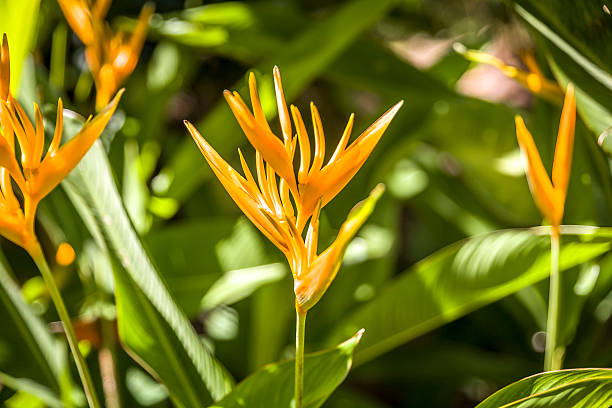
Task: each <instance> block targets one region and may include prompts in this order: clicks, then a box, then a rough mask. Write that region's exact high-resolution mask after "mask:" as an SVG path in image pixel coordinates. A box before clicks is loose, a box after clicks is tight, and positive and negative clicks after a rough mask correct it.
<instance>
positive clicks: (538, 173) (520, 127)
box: [515, 84, 576, 234]
mask: <svg viewBox="0 0 612 408" xmlns="http://www.w3.org/2000/svg"><path fill="white" fill-rule="evenodd" d="M515 123H516V137H517V139H518V143H519V146H520V148H521V151H522V152H523V154H524V157H525V159H526V167H527V180H528V182H529V188H530V189H531V194H532V196H533V198H534V201H535V203H536V205H537V206H538V209H539V210H540V212H541V213H542V215H543V216H544V218H546V219H547V220H548V221H549V222H550V223H551V225H552V227H553V233H555V234H558V233H559V228H560V226H561V221H562V219H563V212H564V209H565V198H566V196H567V187H568V184H569V177H570V170H571V165H572V151H573V149H574V128H575V124H576V100H575V97H574V86H573V85H572V84H569V85H568V86H567V91H566V93H565V101H564V103H563V111H562V112H561V120H560V123H559V132H558V135H557V144H556V147H555V157H554V162H553V170H552V180H551V179H550V178H549V177H548V174H547V173H546V169H545V168H544V165H543V164H542V159H541V158H540V154H539V153H538V149H537V147H536V145H535V143H534V141H533V137H532V136H531V133H529V130H527V127H526V126H525V122H524V121H523V118H521V117H520V116H519V115H517V116H516V117H515Z"/></svg>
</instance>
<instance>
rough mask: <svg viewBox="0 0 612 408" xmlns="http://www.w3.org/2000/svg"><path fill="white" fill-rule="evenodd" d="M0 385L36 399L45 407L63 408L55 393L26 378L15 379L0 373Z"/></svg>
mask: <svg viewBox="0 0 612 408" xmlns="http://www.w3.org/2000/svg"><path fill="white" fill-rule="evenodd" d="M0 383H1V384H3V385H6V386H7V387H9V388H12V389H14V390H19V391H20V392H23V393H26V394H28V395H31V396H34V397H36V399H38V400H40V401H41V402H44V404H45V406H49V407H51V408H63V407H64V404H63V403H62V401H60V400H59V398H58V397H57V395H56V393H55V392H53V391H52V390H51V389H49V388H47V387H45V386H44V385H40V384H39V383H37V382H36V381H33V380H30V379H28V378H15V377H12V376H10V375H8V374H6V373H3V372H0Z"/></svg>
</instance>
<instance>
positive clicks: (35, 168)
mask: <svg viewBox="0 0 612 408" xmlns="http://www.w3.org/2000/svg"><path fill="white" fill-rule="evenodd" d="M9 85H10V70H9V47H8V40H7V37H6V35H4V36H3V41H2V52H1V64H0V131H1V135H0V193H1V194H0V234H1V235H3V236H4V237H6V238H8V239H9V240H11V241H13V242H14V243H16V244H17V245H20V246H22V247H23V248H25V249H26V250H30V249H31V248H32V247H33V245H35V243H36V242H37V241H36V236H35V234H34V218H35V215H36V208H37V206H38V203H39V202H40V200H42V199H43V198H44V197H45V196H46V195H47V194H49V193H50V192H51V190H53V189H54V188H55V187H56V186H57V185H58V184H59V183H60V182H61V181H62V179H64V177H66V176H67V175H68V173H70V171H71V170H72V169H73V168H74V167H75V166H76V165H77V164H78V162H79V161H80V160H81V159H82V158H83V156H84V155H85V153H87V151H88V150H89V148H90V147H91V146H92V145H93V143H94V142H95V141H96V140H97V138H98V137H99V136H100V134H102V131H103V130H104V128H105V127H106V124H107V123H108V121H109V120H110V118H111V116H112V115H113V113H114V112H115V109H116V108H117V104H118V102H119V99H120V98H121V95H122V93H123V90H120V91H119V92H118V93H117V94H116V95H115V97H114V98H113V100H112V101H111V102H110V103H109V104H108V106H106V108H104V109H103V110H102V111H101V112H100V113H99V114H98V115H96V116H95V117H94V118H91V117H90V118H89V119H88V120H87V122H86V123H85V124H84V125H83V127H82V128H81V130H80V131H79V132H78V133H77V134H76V135H75V136H74V137H72V139H70V140H69V141H68V142H66V143H64V144H63V145H61V140H62V133H63V104H62V100H61V99H59V100H58V104H57V105H58V106H57V120H56V123H55V132H54V134H53V138H52V140H51V142H50V144H49V147H48V149H47V151H46V153H45V152H43V150H44V146H45V131H44V125H43V117H42V113H41V111H40V108H39V107H38V105H37V104H36V103H34V112H35V115H34V123H32V122H31V121H30V119H29V118H28V116H27V114H26V113H25V111H24V109H23V108H22V107H21V105H20V104H19V102H17V100H15V99H14V98H13V97H12V96H11V94H10V91H9V90H8V89H9ZM15 139H17V143H18V144H19V152H20V157H19V160H18V159H17V158H16V154H17V149H16V146H15ZM43 153H44V154H43ZM12 181H14V183H15V184H16V185H17V186H18V188H19V190H20V192H21V196H22V197H23V200H22V202H23V204H22V203H20V201H19V200H18V199H17V195H16V193H15V191H14V190H13V188H14V185H13V183H12Z"/></svg>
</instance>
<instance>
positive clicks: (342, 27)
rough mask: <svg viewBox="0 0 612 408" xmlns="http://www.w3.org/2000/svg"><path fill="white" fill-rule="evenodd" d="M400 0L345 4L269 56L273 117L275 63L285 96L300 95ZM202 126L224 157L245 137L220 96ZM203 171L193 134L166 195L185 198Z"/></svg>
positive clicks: (262, 68)
mask: <svg viewBox="0 0 612 408" xmlns="http://www.w3.org/2000/svg"><path fill="white" fill-rule="evenodd" d="M394 3H395V0H380V1H376V2H371V1H369V0H353V1H351V2H349V3H347V4H346V5H344V6H342V8H340V9H339V10H338V11H337V12H336V13H334V14H333V15H331V16H329V17H327V18H326V19H325V20H323V21H320V22H318V23H316V24H312V25H310V26H309V28H307V29H306V30H304V31H303V32H302V33H300V34H299V35H297V36H296V38H295V39H294V40H292V41H290V42H289V43H287V44H286V46H284V47H282V48H281V51H280V52H278V54H276V55H270V56H268V57H267V58H265V59H264V60H263V61H261V62H260V63H259V64H257V66H256V67H254V71H259V72H261V73H263V75H262V76H261V78H259V82H260V85H261V89H260V96H261V98H262V105H263V108H264V110H265V112H266V115H267V116H268V118H272V117H274V116H275V103H274V96H273V95H274V94H273V87H272V67H273V66H274V65H278V66H279V68H280V69H281V72H282V76H283V86H284V90H285V97H286V98H287V100H289V101H291V100H293V99H294V98H296V97H297V96H298V95H299V94H300V92H302V91H303V90H304V88H306V87H307V86H308V84H310V82H312V81H313V80H314V79H315V78H316V77H317V76H318V75H320V74H321V72H322V71H323V70H324V69H325V68H326V67H327V66H328V65H329V64H330V63H332V62H333V61H334V59H335V58H337V57H338V56H339V55H340V54H341V53H342V51H344V50H345V49H346V48H347V47H348V46H349V45H350V44H351V43H352V41H354V40H355V38H356V37H357V36H358V35H359V34H361V33H362V32H363V31H364V30H365V29H366V28H368V27H369V26H371V25H372V24H373V23H374V22H375V21H377V20H378V19H379V18H381V17H382V16H383V15H384V14H385V13H386V12H387V11H388V9H389V8H390V7H391V6H392V5H393V4H394ZM245 84H246V81H240V82H239V83H238V84H236V85H235V86H233V87H232V88H231V89H235V90H238V91H239V92H240V93H241V94H243V95H244V91H245V90H246V87H245V86H244V85H245ZM197 127H198V128H199V129H201V130H202V132H203V134H205V135H206V137H207V140H208V141H209V142H210V144H211V145H212V146H214V147H215V149H216V150H217V151H218V152H219V154H221V155H222V156H225V155H227V154H229V153H230V152H232V151H233V149H234V147H235V145H237V144H238V143H237V141H238V140H240V139H239V138H240V137H241V136H240V135H241V134H242V132H240V129H239V127H238V126H237V124H236V121H235V119H234V118H233V116H232V114H231V111H230V110H229V108H228V107H227V106H225V102H224V101H220V102H219V103H217V105H216V106H215V107H214V108H213V110H212V111H211V112H210V113H209V114H208V116H206V118H205V119H204V120H203V121H201V122H200V123H198V125H197ZM203 174H210V172H209V170H208V168H207V167H206V166H205V164H204V162H203V159H202V157H201V155H200V153H199V151H198V149H197V148H196V147H195V146H194V145H193V142H192V141H191V139H190V138H188V137H187V136H185V142H184V143H183V144H182V145H181V146H180V148H179V149H178V150H177V152H176V154H175V155H174V157H173V158H172V161H171V163H170V165H169V166H168V167H167V168H165V169H164V170H163V171H162V173H161V175H163V176H164V177H168V178H169V179H171V180H172V184H170V187H169V190H168V191H167V192H165V193H166V194H167V195H169V196H172V197H175V198H183V197H185V196H187V195H189V194H190V193H191V192H192V191H193V190H194V189H195V188H197V187H198V186H199V185H200V184H201V182H202V180H203V176H202V175H203Z"/></svg>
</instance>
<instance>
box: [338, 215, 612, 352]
mask: <svg viewBox="0 0 612 408" xmlns="http://www.w3.org/2000/svg"><path fill="white" fill-rule="evenodd" d="M549 230H550V229H549V228H547V227H539V228H532V229H512V230H503V231H495V232H492V233H487V234H482V235H478V236H475V237H472V238H469V239H466V240H464V241H461V242H458V243H455V244H453V245H450V246H448V247H446V248H444V249H442V250H440V251H438V252H436V253H434V254H433V255H431V256H429V257H427V258H425V259H424V260H422V261H421V262H419V263H417V264H416V265H415V266H414V267H413V268H411V269H410V270H408V271H406V272H404V273H403V274H402V275H401V276H400V277H398V278H397V279H395V280H394V281H392V282H390V283H389V284H388V285H387V286H386V287H385V288H383V289H382V290H381V291H380V292H379V293H378V295H377V296H376V297H375V298H374V299H373V300H372V301H370V302H369V303H367V304H365V305H364V306H362V307H361V308H360V309H357V310H356V311H355V312H354V313H353V314H352V315H350V316H349V317H348V318H347V319H346V320H344V321H343V322H340V323H339V324H338V326H337V329H336V330H335V331H334V332H332V334H331V336H330V341H332V342H333V341H335V340H336V339H338V338H339V337H340V338H341V337H342V336H343V335H345V333H347V332H350V331H353V330H354V328H355V327H357V326H359V327H365V328H366V330H367V331H368V336H367V337H366V338H365V339H364V341H363V344H362V347H361V348H360V351H359V353H358V354H357V355H356V362H357V363H363V362H365V361H367V360H370V359H373V358H375V357H377V356H379V355H381V354H383V353H385V352H387V351H389V350H391V349H393V348H394V347H397V346H399V345H401V344H403V343H405V342H408V341H410V340H412V339H414V338H415V337H418V336H420V335H422V334H424V333H427V332H428V331H431V330H433V329H435V328H437V327H439V326H442V325H443V324H445V323H447V322H450V321H453V320H455V319H457V318H459V317H461V316H464V315H466V314H468V313H470V312H471V311H473V310H476V309H478V308H479V307H482V306H484V305H487V304H489V303H492V302H495V301H497V300H499V299H501V298H503V297H505V296H508V295H510V294H512V293H515V292H517V291H519V290H520V289H522V288H524V287H526V286H529V285H531V284H533V283H535V282H538V281H539V280H541V279H544V278H546V277H547V276H548V274H549V271H550V238H549V237H548V236H547V231H549ZM563 232H564V233H565V234H569V233H572V234H580V235H564V236H563V238H562V240H561V254H560V264H559V267H560V270H566V269H569V268H571V267H573V266H576V265H579V264H581V263H583V262H585V261H587V260H589V259H593V258H595V257H597V256H599V255H601V254H603V253H605V252H607V251H608V250H609V249H610V247H611V245H612V244H611V243H610V240H609V236H610V234H611V233H612V230H610V229H608V228H595V227H572V226H566V227H565V229H564V230H563ZM383 316H384V318H381V317H383Z"/></svg>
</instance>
